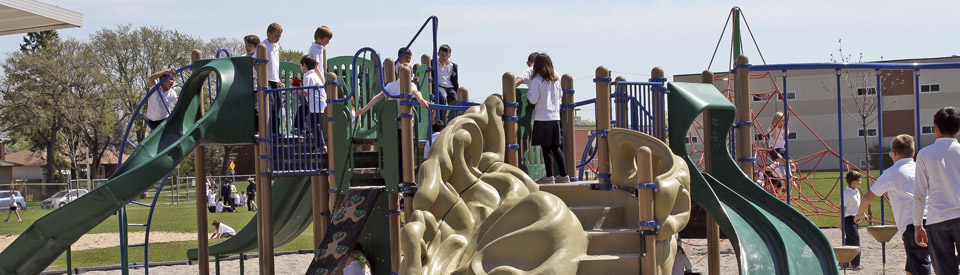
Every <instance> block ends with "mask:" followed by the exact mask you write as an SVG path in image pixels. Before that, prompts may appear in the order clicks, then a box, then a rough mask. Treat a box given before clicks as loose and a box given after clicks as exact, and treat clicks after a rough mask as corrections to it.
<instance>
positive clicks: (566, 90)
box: [557, 74, 577, 175]
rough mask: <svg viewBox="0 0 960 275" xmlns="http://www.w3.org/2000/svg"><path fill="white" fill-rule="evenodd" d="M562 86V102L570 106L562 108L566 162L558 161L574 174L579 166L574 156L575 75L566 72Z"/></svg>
mask: <svg viewBox="0 0 960 275" xmlns="http://www.w3.org/2000/svg"><path fill="white" fill-rule="evenodd" d="M560 88H561V90H563V96H561V98H562V102H563V104H564V105H561V106H568V107H566V108H560V110H561V111H560V124H561V126H560V129H563V155H564V158H563V160H564V161H566V163H557V165H565V166H566V170H567V174H569V175H574V174H575V173H574V172H573V171H575V169H576V168H577V160H576V158H575V157H574V156H576V153H575V152H574V151H575V150H576V148H575V147H576V144H577V142H576V137H575V136H576V135H575V129H574V127H575V125H574V121H573V115H574V107H573V76H570V75H569V74H564V75H563V76H562V77H560Z"/></svg>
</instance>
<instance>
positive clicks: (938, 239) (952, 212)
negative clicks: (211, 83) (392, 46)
mask: <svg viewBox="0 0 960 275" xmlns="http://www.w3.org/2000/svg"><path fill="white" fill-rule="evenodd" d="M933 125H934V131H935V132H936V134H937V140H936V141H934V142H933V144H930V145H928V146H927V147H924V148H923V149H921V150H920V152H919V153H917V168H916V177H917V183H916V194H914V196H913V200H914V202H915V204H914V208H913V220H914V221H918V220H921V219H923V210H924V209H926V210H927V222H926V225H921V226H919V227H917V229H916V231H914V239H915V240H916V242H917V244H918V245H920V246H927V245H928V244H929V247H930V256H931V258H932V260H933V269H934V271H936V273H937V274H958V272H960V271H958V268H957V264H958V262H960V261H958V257H957V255H956V251H957V249H958V246H960V230H957V228H958V226H960V196H958V194H960V143H958V142H957V138H956V136H957V132H960V111H957V109H956V108H954V107H944V108H941V109H940V110H938V111H937V113H936V114H934V115H933ZM928 231H929V233H928ZM928 234H929V235H928Z"/></svg>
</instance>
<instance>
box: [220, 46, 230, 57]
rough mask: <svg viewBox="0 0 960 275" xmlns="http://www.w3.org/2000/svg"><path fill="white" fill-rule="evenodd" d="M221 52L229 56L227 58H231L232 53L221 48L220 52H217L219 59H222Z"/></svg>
mask: <svg viewBox="0 0 960 275" xmlns="http://www.w3.org/2000/svg"><path fill="white" fill-rule="evenodd" d="M221 52H224V53H226V54H227V57H230V51H228V50H227V49H224V48H220V49H219V50H217V58H220V53H221Z"/></svg>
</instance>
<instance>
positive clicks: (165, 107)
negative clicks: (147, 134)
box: [144, 69, 177, 129]
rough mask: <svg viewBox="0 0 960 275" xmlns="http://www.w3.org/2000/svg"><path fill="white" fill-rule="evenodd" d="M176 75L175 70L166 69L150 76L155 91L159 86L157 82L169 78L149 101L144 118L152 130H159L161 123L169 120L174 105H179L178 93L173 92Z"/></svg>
mask: <svg viewBox="0 0 960 275" xmlns="http://www.w3.org/2000/svg"><path fill="white" fill-rule="evenodd" d="M174 73H176V70H174V69H165V70H162V71H159V72H156V73H153V75H150V79H149V81H148V83H149V84H150V89H153V86H155V85H157V81H159V80H160V79H161V78H163V77H167V76H169V78H168V79H167V80H166V81H164V82H163V83H162V84H160V90H159V91H157V93H155V94H152V95H150V99H147V113H146V114H145V115H144V117H146V118H147V126H149V127H150V129H153V128H157V126H160V123H163V121H164V120H167V117H168V116H170V110H172V109H173V105H175V104H177V92H176V91H174V90H173V75H174Z"/></svg>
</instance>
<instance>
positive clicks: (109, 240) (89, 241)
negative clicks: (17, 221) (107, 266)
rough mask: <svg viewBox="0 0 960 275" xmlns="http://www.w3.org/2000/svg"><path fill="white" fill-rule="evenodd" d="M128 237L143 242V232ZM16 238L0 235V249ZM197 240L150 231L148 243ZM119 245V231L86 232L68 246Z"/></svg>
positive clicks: (194, 236)
mask: <svg viewBox="0 0 960 275" xmlns="http://www.w3.org/2000/svg"><path fill="white" fill-rule="evenodd" d="M127 236H128V237H129V238H130V239H129V240H128V244H139V243H143V237H144V234H143V232H131V233H130V234H128V235H127ZM15 239H17V235H4V236H0V250H3V249H6V248H7V246H8V245H10V243H12V242H13V240H15ZM189 240H197V233H183V232H150V243H165V242H177V241H189ZM117 246H120V234H119V233H97V234H86V235H83V237H80V239H79V240H77V242H75V243H73V246H71V247H70V248H71V249H72V250H73V251H79V250H88V249H97V248H107V247H117Z"/></svg>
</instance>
